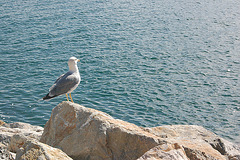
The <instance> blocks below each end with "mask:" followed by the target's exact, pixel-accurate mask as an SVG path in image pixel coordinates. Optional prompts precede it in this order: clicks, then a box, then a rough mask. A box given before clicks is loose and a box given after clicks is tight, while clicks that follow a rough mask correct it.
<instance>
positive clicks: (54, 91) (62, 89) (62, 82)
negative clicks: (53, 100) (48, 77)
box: [49, 72, 80, 96]
mask: <svg viewBox="0 0 240 160" xmlns="http://www.w3.org/2000/svg"><path fill="white" fill-rule="evenodd" d="M79 82H80V79H79V78H78V77H77V76H76V75H75V74H73V73H72V72H67V73H66V74H64V75H62V76H60V77H59V78H58V79H57V80H56V81H55V83H54V84H53V85H52V87H51V88H50V91H49V96H58V95H61V94H65V93H67V92H69V91H71V90H72V89H73V88H74V87H76V86H77V85H78V84H79Z"/></svg>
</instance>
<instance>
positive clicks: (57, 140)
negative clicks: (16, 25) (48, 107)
mask: <svg viewBox="0 0 240 160" xmlns="http://www.w3.org/2000/svg"><path fill="white" fill-rule="evenodd" d="M40 141H41V142H43V143H46V144H48V145H51V146H53V147H57V148H61V149H62V150H63V151H64V152H66V153H67V154H68V155H69V156H71V157H72V158H73V159H76V160H78V159H79V160H80V159H83V160H84V159H90V160H95V159H96V160H99V159H109V160H110V159H116V160H122V159H124V160H136V159H138V160H146V159H148V160H150V159H159V160H160V159H169V160H170V159H176V160H177V159H183V160H185V159H191V160H205V159H210V160H211V159H218V160H223V159H232V160H238V159H240V149H239V146H236V145H235V144H232V143H230V142H228V141H226V140H224V139H222V138H220V137H218V136H217V135H215V134H214V133H212V132H210V131H208V130H206V129H204V128H203V127H199V126H194V125H190V126H189V125H173V126H161V127H154V128H142V127H138V126H136V125H134V124H131V123H127V122H124V121H121V120H117V119H113V118H112V117H111V116H109V115H107V114H105V113H103V112H100V111H97V110H94V109H90V108H86V107H83V106H80V105H78V104H74V103H71V102H62V103H60V104H59V105H58V106H57V107H55V108H54V109H53V111H52V114H51V118H50V119H49V121H48V122H47V123H46V125H45V127H44V133H43V135H42V137H41V140H40Z"/></svg>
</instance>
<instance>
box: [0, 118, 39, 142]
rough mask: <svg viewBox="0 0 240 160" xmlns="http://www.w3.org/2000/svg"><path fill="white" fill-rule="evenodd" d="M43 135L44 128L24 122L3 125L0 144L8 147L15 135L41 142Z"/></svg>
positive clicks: (0, 128) (0, 131)
mask: <svg viewBox="0 0 240 160" xmlns="http://www.w3.org/2000/svg"><path fill="white" fill-rule="evenodd" d="M42 133H43V128H42V127H40V126H34V125H30V124H27V123H22V122H14V123H9V124H7V123H3V124H2V125H1V126H0V142H1V143H3V144H4V145H8V144H9V143H10V141H11V137H12V136H13V135H15V134H23V135H24V136H26V137H28V138H32V139H37V140H39V139H40V137H41V135H42Z"/></svg>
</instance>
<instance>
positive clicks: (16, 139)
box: [8, 134, 32, 153]
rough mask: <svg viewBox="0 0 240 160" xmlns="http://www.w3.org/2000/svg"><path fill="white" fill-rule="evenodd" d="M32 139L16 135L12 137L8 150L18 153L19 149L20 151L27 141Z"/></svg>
mask: <svg viewBox="0 0 240 160" xmlns="http://www.w3.org/2000/svg"><path fill="white" fill-rule="evenodd" d="M30 139H32V138H28V137H26V136H24V135H23V134H15V135H13V136H12V137H11V141H10V143H9V144H8V150H10V151H11V152H14V153H16V152H17V150H18V149H20V148H21V147H22V146H23V145H24V144H25V142H26V141H27V140H30Z"/></svg>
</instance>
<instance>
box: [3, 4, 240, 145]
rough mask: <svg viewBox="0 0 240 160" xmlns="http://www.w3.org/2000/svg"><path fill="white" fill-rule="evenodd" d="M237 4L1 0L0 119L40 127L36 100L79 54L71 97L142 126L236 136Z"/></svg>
mask: <svg viewBox="0 0 240 160" xmlns="http://www.w3.org/2000/svg"><path fill="white" fill-rule="evenodd" d="M239 8H240V1H237V0H230V1H221V0H220V1H215V0H210V1H206V0H203V1H193V0H185V1H181V0H180V1H176V0H169V1H167V0H148V1H145V0H138V1H135V0H112V1H111V0H106V1H104V0H81V1H76V0H70V1H69V0H67V1H66V0H62V1H57V0H52V1H47V0H43V1H33V0H19V1H14V0H8V1H6V0H2V1H1V2H0V28H1V29H0V55H1V57H0V73H1V76H0V97H1V99H0V120H3V121H5V122H16V121H21V122H27V123H31V124H34V125H41V126H44V124H45V123H46V121H47V120H48V119H49V118H50V115H51V111H52V109H53V107H55V106H56V105H57V104H59V103H60V102H62V101H65V100H66V97H65V96H64V95H63V96H59V97H56V98H54V99H52V100H50V101H39V99H40V98H42V97H43V96H45V94H46V93H47V92H48V89H49V88H50V87H51V85H52V84H53V83H54V81H55V80H56V78H57V77H58V76H60V75H61V74H63V73H65V72H67V70H68V66H67V60H68V58H70V57H71V56H75V57H77V58H79V59H81V62H80V63H79V70H80V74H81V77H82V81H81V83H80V85H79V87H78V88H77V89H76V90H75V91H74V92H73V93H72V96H73V99H74V101H75V102H76V103H79V104H81V105H83V106H86V107H90V108H94V109H97V110H101V111H103V112H106V113H108V114H110V115H111V116H113V117H114V118H118V119H121V120H124V121H128V122H131V123H134V124H136V125H139V126H143V127H154V126H159V125H174V124H186V125H201V126H203V127H205V128H206V129H208V130H210V131H212V132H214V133H216V134H218V135H219V136H222V137H223V138H226V139H227V140H230V141H232V142H235V143H240V85H239V83H240V19H239V17H240V10H239Z"/></svg>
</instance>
